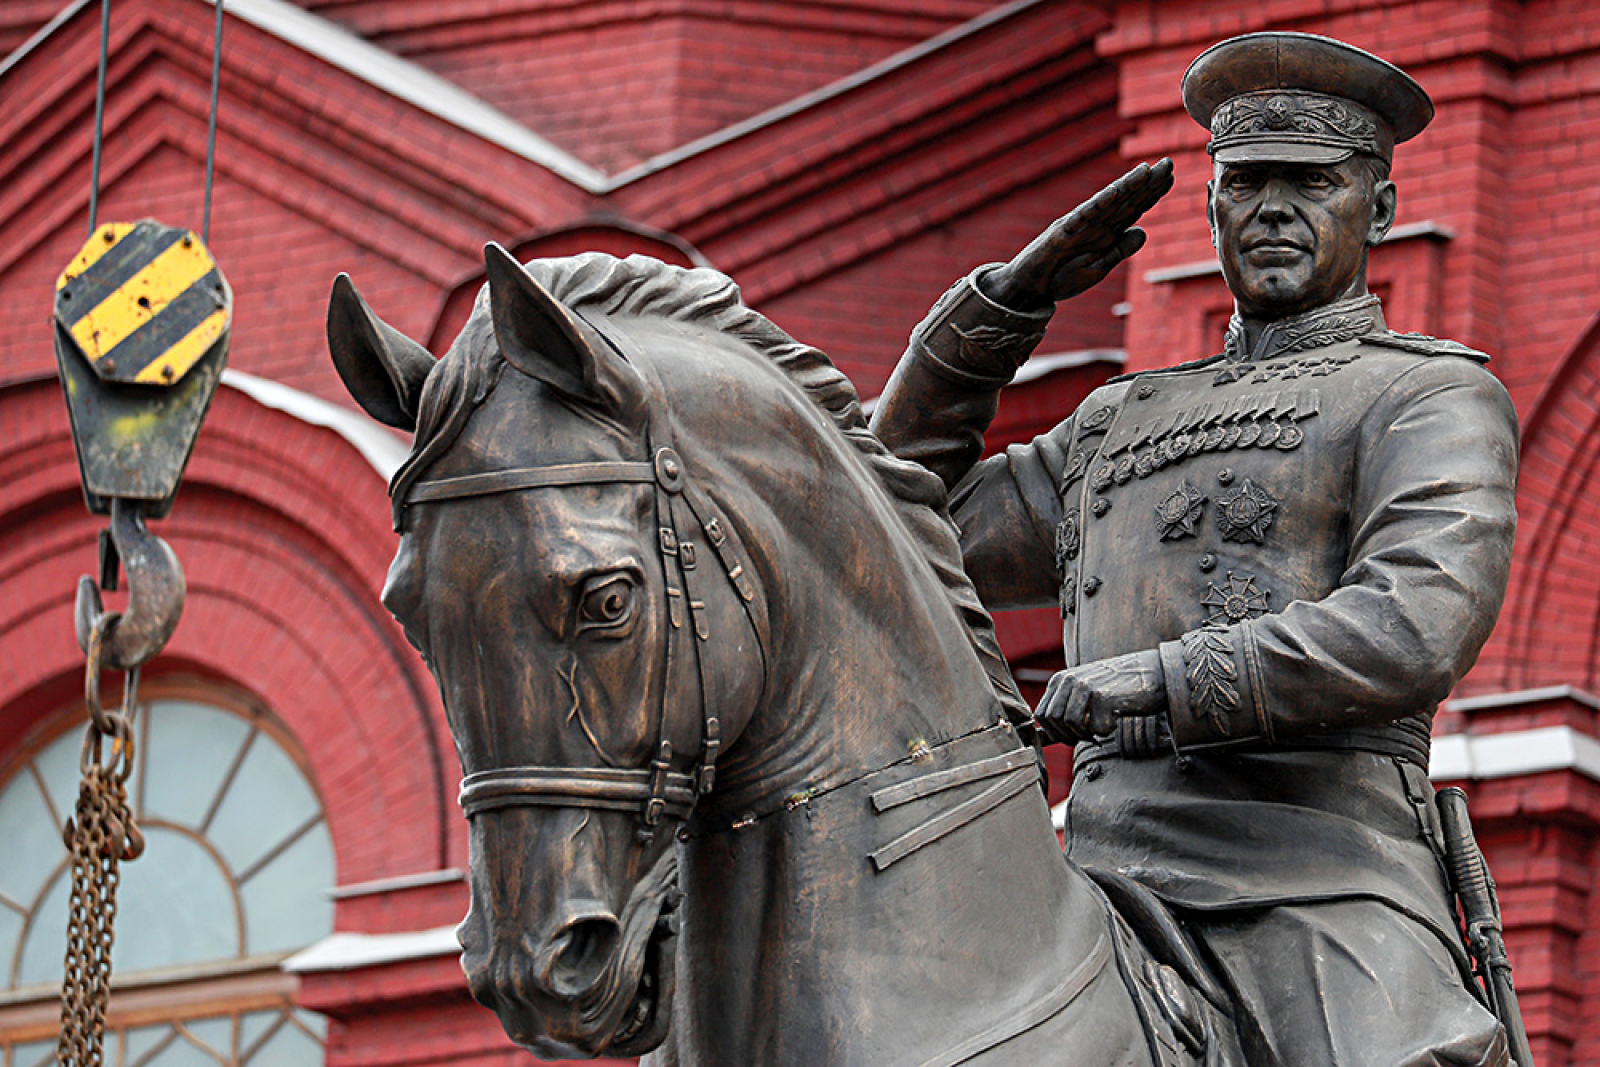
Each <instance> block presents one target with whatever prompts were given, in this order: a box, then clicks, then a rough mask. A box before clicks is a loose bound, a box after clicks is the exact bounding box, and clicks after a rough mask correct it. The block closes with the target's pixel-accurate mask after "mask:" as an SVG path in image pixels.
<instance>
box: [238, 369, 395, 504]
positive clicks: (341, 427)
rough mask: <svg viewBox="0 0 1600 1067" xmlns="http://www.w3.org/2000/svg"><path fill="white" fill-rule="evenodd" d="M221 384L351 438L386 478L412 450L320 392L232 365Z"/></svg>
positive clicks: (386, 431) (356, 446) (388, 477)
mask: <svg viewBox="0 0 1600 1067" xmlns="http://www.w3.org/2000/svg"><path fill="white" fill-rule="evenodd" d="M222 384H223V385H226V386H230V387H232V388H234V389H237V390H239V392H241V393H243V394H245V395H246V396H248V397H249V398H250V399H251V400H254V401H255V402H256V403H258V404H260V405H262V406H263V407H269V408H271V409H273V410H274V411H281V412H283V413H284V414H285V415H289V416H292V417H294V418H296V419H299V420H300V421H301V422H308V423H310V424H311V425H313V426H321V427H324V428H325V429H329V430H332V431H333V432H334V433H336V434H338V435H339V436H340V437H343V438H344V439H345V440H346V441H348V442H350V444H351V445H353V446H354V447H355V450H356V451H357V452H360V453H361V456H362V458H363V459H365V460H366V461H367V462H368V463H370V464H371V465H372V469H373V470H375V471H377V472H378V475H379V477H381V478H382V479H383V480H384V481H385V482H387V481H388V480H389V479H390V478H392V477H394V472H395V471H397V470H399V469H400V464H402V463H404V462H405V461H406V457H407V456H408V455H410V454H411V448H410V446H409V445H407V444H406V443H405V442H404V441H402V440H401V439H400V438H398V437H396V436H395V435H394V434H392V433H390V432H389V431H388V430H386V429H384V428H383V427H382V426H380V425H379V424H378V423H376V422H374V421H373V420H372V419H369V418H367V417H366V416H365V415H359V414H357V413H356V412H354V411H351V410H349V409H348V408H342V407H340V406H339V405H338V404H335V403H332V402H331V401H327V400H324V399H322V398H321V397H320V396H312V395H311V394H310V393H302V392H301V391H300V390H298V389H293V388H290V387H289V386H287V385H284V384H282V383H281V382H275V381H272V380H271V379H268V378H257V377H256V376H255V375H254V374H246V373H244V372H243V371H237V370H231V369H230V370H225V371H223V372H222Z"/></svg>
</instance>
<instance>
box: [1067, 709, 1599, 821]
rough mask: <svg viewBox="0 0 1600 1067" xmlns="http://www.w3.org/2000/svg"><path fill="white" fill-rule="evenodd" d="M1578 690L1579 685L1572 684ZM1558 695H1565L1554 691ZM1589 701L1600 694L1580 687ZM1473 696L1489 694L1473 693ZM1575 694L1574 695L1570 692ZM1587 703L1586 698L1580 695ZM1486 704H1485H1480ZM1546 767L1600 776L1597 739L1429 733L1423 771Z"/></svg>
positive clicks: (1502, 774) (1558, 730)
mask: <svg viewBox="0 0 1600 1067" xmlns="http://www.w3.org/2000/svg"><path fill="white" fill-rule="evenodd" d="M1570 688H1571V687H1570V686H1552V687H1550V690H1531V689H1530V690H1524V691H1523V692H1521V693H1507V694H1497V695H1498V696H1502V697H1511V698H1518V699H1512V700H1507V701H1502V703H1501V705H1498V706H1504V705H1506V704H1513V703H1528V702H1529V701H1528V700H1527V699H1523V698H1526V696H1527V694H1529V693H1542V694H1546V695H1544V696H1540V697H1536V698H1535V699H1545V700H1548V699H1555V697H1553V696H1551V695H1549V694H1550V693H1551V692H1552V691H1554V690H1568V689H1570ZM1573 692H1575V693H1583V691H1582V690H1573ZM1556 695H1557V696H1570V695H1571V694H1570V693H1559V694H1556ZM1583 695H1584V696H1586V697H1588V700H1589V701H1596V703H1600V700H1596V698H1595V697H1594V696H1593V695H1592V694H1587V693H1583ZM1474 699H1477V700H1484V699H1491V698H1484V697H1479V698H1474ZM1574 699H1578V698H1576V697H1574ZM1580 703H1585V704H1587V703H1588V701H1583V700H1580ZM1479 706H1487V705H1479ZM1550 771H1572V772H1573V773H1574V774H1578V775H1581V776H1582V777H1584V778H1587V779H1589V780H1590V781H1592V782H1600V741H1596V740H1595V739H1594V738H1592V737H1590V736H1588V735H1587V734H1583V733H1579V732H1578V731H1577V730H1574V729H1573V728H1572V727H1570V726H1543V727H1539V728H1538V729H1534V730H1510V731H1507V732H1506V733H1501V734H1445V735H1444V736H1443V737H1436V738H1434V739H1433V754H1432V758H1431V759H1430V760H1429V764H1428V777H1429V778H1432V779H1433V780H1434V781H1436V782H1461V781H1472V782H1482V781H1489V780H1491V779H1495V778H1522V777H1526V776H1528V775H1532V774H1547V773H1549V772H1550ZM1066 816H1067V805H1066V803H1065V802H1062V803H1060V804H1057V805H1056V806H1055V807H1054V808H1052V809H1050V817H1051V821H1052V822H1053V823H1054V824H1055V828H1056V829H1057V830H1058V831H1059V830H1063V829H1065V828H1066Z"/></svg>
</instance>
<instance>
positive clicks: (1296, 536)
mask: <svg viewBox="0 0 1600 1067" xmlns="http://www.w3.org/2000/svg"><path fill="white" fill-rule="evenodd" d="M1183 95H1184V103H1185V106H1186V107H1187V108H1188V110H1189V113H1190V114H1191V115H1193V116H1194V118H1195V119H1196V120H1197V121H1199V122H1200V123H1201V124H1202V125H1205V126H1207V127H1208V128H1209V129H1210V131H1211V142H1210V152H1211V155H1212V157H1213V161H1214V168H1213V173H1212V181H1211V184H1210V186H1209V189H1210V198H1209V206H1208V217H1209V220H1210V223H1211V231H1212V238H1213V243H1214V244H1215V245H1216V248H1217V252H1218V256H1219V258H1220V260H1221V264H1222V270H1223V276H1224V278H1225V279H1226V281H1227V283H1228V287H1229V289H1230V290H1231V291H1232V293H1233V295H1234V298H1235V307H1236V313H1235V315H1234V317H1233V320H1232V322H1231V323H1230V324H1229V327H1228V331H1227V336H1226V338H1225V345H1224V351H1223V352H1222V354H1221V355H1217V356H1213V357H1211V358H1209V359H1203V360H1200V361H1198V362H1195V363H1190V364H1186V365H1181V366H1176V367H1172V368H1170V369H1166V370H1157V371H1149V372H1144V373H1140V374H1134V375H1128V376H1125V377H1124V378H1121V379H1113V380H1112V381H1111V382H1110V383H1108V384H1107V385H1105V386H1104V387H1102V388H1100V389H1098V390H1096V391H1095V392H1094V393H1093V394H1092V395H1091V396H1090V397H1089V398H1088V399H1087V400H1086V401H1085V402H1084V404H1083V405H1082V406H1081V407H1080V408H1079V409H1078V410H1077V412H1076V413H1074V414H1073V415H1072V417H1071V418H1069V419H1067V420H1066V421H1065V422H1063V423H1061V424H1060V425H1059V426H1057V427H1055V429H1053V430H1051V431H1050V432H1049V433H1047V434H1045V435H1043V436H1041V437H1039V438H1036V439H1035V440H1034V441H1033V442H1031V443H1030V444H1027V445H1022V446H1016V447H1013V448H1011V449H1009V450H1008V451H1007V452H1006V453H1005V454H1003V455H999V456H996V457H993V458H991V459H989V460H986V461H984V462H982V463H976V464H975V461H976V460H977V457H978V455H979V451H980V448H981V435H982V432H983V430H984V429H985V428H986V427H987V425H988V423H989V421H990V419H991V418H992V417H993V415H994V411H995V404H996V395H997V393H998V391H999V389H1000V388H1001V386H1002V385H1003V384H1004V383H1005V382H1006V381H1008V380H1009V379H1010V377H1011V375H1012V373H1013V371H1014V370H1015V368H1016V366H1017V365H1018V364H1019V363H1020V362H1021V361H1022V360H1023V359H1025V358H1026V356H1027V354H1028V352H1029V351H1030V350H1031V349H1032V347H1033V346H1034V345H1035V344H1037V342H1038V340H1039V337H1040V336H1041V335H1042V333H1043V330H1044V325H1045V323H1046V321H1047V320H1048V319H1049V317H1050V314H1051V311H1052V309H1053V306H1054V303H1055V301H1057V300H1060V299H1063V298H1065V297H1068V296H1071V295H1074V294H1075V293H1077V292H1081V291H1082V290H1083V289H1085V288H1087V287H1088V286H1089V285H1092V284H1093V283H1094V282H1095V281H1097V280H1098V279H1099V278H1100V277H1102V276H1103V275H1104V274H1105V272H1106V271H1107V270H1109V269H1110V268H1111V267H1112V266H1114V265H1115V264H1116V263H1117V262H1119V261H1120V260H1121V259H1123V258H1125V257H1126V256H1127V255H1129V254H1131V253H1132V252H1133V251H1134V250H1136V249H1137V248H1138V247H1139V245H1140V244H1141V243H1142V241H1143V235H1142V233H1140V232H1139V231H1138V230H1136V229H1133V228H1132V227H1131V224H1132V222H1133V221H1134V220H1135V219H1137V218H1138V216H1139V214H1141V213H1142V212H1143V211H1144V210H1145V209H1146V208H1147V207H1149V206H1150V205H1151V204H1153V203H1154V202H1155V201H1156V200H1157V199H1158V198H1159V197H1160V196H1161V195H1162V194H1163V193H1164V192H1165V191H1166V189H1167V188H1168V187H1170V184H1171V166H1170V163H1167V162H1166V161H1163V162H1162V163H1160V164H1157V165H1155V166H1153V167H1147V166H1140V167H1139V168H1136V169H1135V170H1134V171H1132V172H1130V173H1129V174H1128V175H1127V176H1125V177H1124V178H1123V179H1121V180H1120V181H1119V182H1117V183H1116V184H1114V185H1113V186H1111V187H1109V188H1108V189H1107V190H1105V191H1104V192H1103V193H1101V194H1100V195H1099V196H1097V197H1096V198H1094V199H1093V200H1091V201H1090V202H1089V203H1087V204H1085V205H1084V206H1083V207H1081V208H1079V209H1078V210H1077V211H1075V212H1074V213H1073V214H1071V215H1069V216H1067V217H1066V218H1064V219H1062V220H1060V221H1058V222H1057V223H1056V224H1055V225H1054V226H1052V227H1051V228H1050V229H1049V230H1048V231H1046V233H1045V234H1044V235H1042V236H1041V237H1040V238H1039V239H1038V240H1036V241H1035V242H1034V243H1033V244H1032V245H1030V246H1029V247H1028V248H1027V249H1025V250H1024V251H1023V252H1021V253H1019V255H1018V256H1017V257H1016V258H1015V259H1013V260H1012V261H1011V262H1010V263H1008V264H1004V265H1000V266H997V267H989V268H980V269H979V270H978V271H976V272H974V274H973V276H972V277H971V278H969V279H968V280H966V281H963V282H961V283H958V284H957V285H956V286H955V287H954V288H953V289H952V290H951V291H950V292H949V293H947V294H946V296H945V297H944V298H943V299H942V300H941V301H940V302H939V304H938V305H937V306H936V307H935V308H934V310H933V311H932V312H931V313H930V315H929V317H928V318H927V319H926V320H925V321H924V322H923V323H922V324H921V325H920V326H919V327H918V328H917V331H916V332H915V334H914V335H913V338H912V343H911V346H910V349H909V350H908V352H907V354H906V356H905V358H904V359H903V360H902V361H901V364H900V366H899V368H898V369H897V370H896V372H895V375H894V378H893V379H892V381H891V382H890V385H889V387H888V389H887V391H886V392H885V394H884V397H883V399H882V401H881V402H880V405H879V407H878V409H877V412H876V414H875V417H874V428H875V429H876V430H877V431H878V433H879V435H880V436H881V437H883V438H884V440H885V441H886V442H887V443H888V444H889V445H890V447H891V448H893V449H895V451H896V452H897V453H899V454H900V455H902V456H907V457H911V458H915V459H917V460H918V461H920V462H922V463H924V464H925V465H927V466H929V467H930V468H931V469H933V470H935V471H936V472H937V473H939V474H940V475H941V476H943V477H944V479H945V480H946V482H947V484H949V485H950V486H951V487H952V496H951V506H952V513H953V516H954V518H955V519H956V521H957V523H958V525H959V526H960V528H961V535H962V545H963V549H964V552H965V555H966V561H967V565H968V568H969V570H970V572H971V574H972V577H973V579H974V581H975V582H976V584H977V587H978V590H979V592H980V593H981V594H982V595H983V597H984V599H985V601H986V602H987V603H988V604H989V605H990V606H991V607H993V608H1008V607H1025V606H1035V605H1038V604H1040V603H1050V602H1058V603H1059V605H1060V609H1061V616H1062V624H1063V642H1064V649H1065V653H1066V661H1067V665H1068V669H1067V670H1065V671H1063V672H1061V673H1060V674H1058V675H1056V676H1055V678H1054V679H1053V680H1052V681H1051V683H1050V686H1049V688H1048V690H1047V692H1046V695H1045V698H1044V700H1043V701H1042V702H1041V704H1040V708H1039V712H1038V717H1039V720H1040V724H1041V727H1042V728H1043V730H1044V731H1045V733H1046V735H1047V736H1049V737H1050V739H1051V740H1055V741H1069V742H1076V743H1077V750H1076V754H1075V762H1074V768H1075V773H1074V783H1073V789H1072V795H1071V798H1070V801H1069V804H1068V810H1067V842H1068V850H1069V854H1070V855H1071V857H1072V858H1073V859H1074V860H1076V861H1077V862H1079V863H1081V864H1083V865H1085V866H1088V867H1098V868H1102V869H1109V870H1113V871H1117V872H1120V873H1121V874H1122V875H1124V876H1127V877H1129V878H1131V879H1133V880H1135V881H1137V882H1139V883H1142V884H1143V885H1144V886H1146V887H1148V888H1149V889H1150V890H1153V891H1154V892H1155V894H1157V895H1158V896H1159V897H1161V898H1162V899H1163V900H1165V901H1166V902H1167V903H1168V905H1170V906H1171V908H1172V909H1174V910H1175V911H1176V912H1177V913H1178V914H1179V916H1180V917H1181V918H1182V919H1183V920H1184V921H1185V923H1186V925H1187V927H1188V929H1189V930H1190V931H1191V933H1192V935H1193V936H1194V937H1195V939H1196V940H1197V941H1198V942H1199V944H1200V948H1201V951H1202V953H1203V955H1204V956H1206V957H1207V958H1208V959H1209V960H1210V961H1211V962H1212V963H1213V965H1214V966H1215V968H1216V970H1217V971H1218V973H1219V974H1220V976H1221V978H1222V980H1223V982H1224V984H1225V985H1226V987H1227V989H1228V992H1229V994H1230V996H1231V997H1232V999H1233V1000H1234V1002H1235V1014H1236V1020H1237V1023H1238V1026H1239V1031H1240V1038H1241V1041H1242V1042H1243V1044H1244V1046H1245V1048H1246V1050H1247V1054H1248V1056H1249V1058H1250V1061H1251V1062H1252V1064H1258V1065H1268V1064H1272V1065H1286V1067H1309V1065H1327V1064H1340V1065H1352V1067H1354V1065H1362V1067H1399V1065H1401V1064H1405V1065H1424V1064H1503V1063H1506V1062H1507V1053H1506V1045H1505V1038H1504V1034H1503V1031H1502V1029H1501V1027H1500V1026H1499V1024H1498V1023H1497V1021H1496V1020H1495V1019H1494V1018H1493V1016H1492V1015H1491V1014H1490V1013H1489V1011H1488V1010H1487V1009H1486V1008H1484V1007H1483V1006H1482V1004H1480V1002H1479V1000H1478V999H1477V998H1476V995H1475V994H1474V993H1473V992H1471V991H1469V984H1470V978H1469V977H1468V971H1467V968H1468V964H1467V960H1466V958H1465V955H1464V953H1463V951H1462V948H1461V941H1460V937H1459V934H1458V933H1457V931H1456V927H1455V923H1454V919H1453V912H1452V903H1451V900H1450V897H1449V894H1448V890H1447V887H1446V883H1445V879H1444V875H1443V874H1442V870H1441V861H1440V852H1439V837H1440V835H1439V827H1438V816H1437V812H1436V809H1435V807H1434V803H1433V790H1432V788H1431V787H1430V785H1429V782H1428V777H1427V765H1428V746H1429V725H1430V722H1431V719H1432V716H1433V712H1434V710H1435V708H1436V707H1437V705H1438V703H1439V701H1440V700H1441V699H1443V698H1444V696H1445V695H1446V694H1447V693H1449V692H1450V689H1451V687H1452V686H1453V685H1454V684H1455V683H1456V682H1457V681H1458V680H1459V679H1460V678H1461V676H1462V675H1463V674H1464V673H1465V672H1466V670H1467V668H1468V667H1470V666H1471V664H1472V662H1473V660H1474V658H1475V657H1476V656H1477V654H1478V650H1479V648H1480V646H1481V645H1482V644H1483V642H1484V640H1485V639H1486V638H1487V636H1488V634H1489V631H1490V629H1491V627H1492V626H1493V623H1494V620H1495V615H1496V613H1497V612H1498V610H1499V607H1500V603H1501V599H1502V597H1503V595H1504V591H1505V585H1506V578H1507V571H1508V568H1509V564H1510V559H1511V540H1512V531H1513V527H1514V525H1515V512H1514V509H1513V499H1512V498H1513V491H1514V487H1515V481H1516V469H1517V447H1518V446H1517V426H1516V416H1515V413H1514V411H1513V409H1512V406H1511V403H1510V401H1509V399H1508V398H1507V396H1506V393H1505V391H1504V389H1502V388H1501V386H1500V385H1499V383H1498V382H1497V381H1496V380H1495V379H1494V378H1493V377H1492V376H1491V375H1490V374H1489V373H1488V372H1487V371H1486V370H1485V369H1484V367H1483V366H1482V364H1483V363H1484V361H1485V359H1486V358H1487V357H1485V356H1483V355H1481V354H1479V353H1476V352H1473V351H1471V350H1469V349H1466V348H1464V347H1462V346H1460V345H1457V344H1454V343H1451V342H1448V341H1438V340H1434V339H1432V338H1428V337H1421V336H1416V335H1410V334H1397V333H1393V332H1390V331H1389V330H1387V329H1386V327H1385V324H1384V319H1383V312H1382V310H1381V308H1380V306H1379V302H1378V299H1377V298H1376V297H1374V296H1372V295H1370V294H1369V293H1368V291H1367V282H1366V265H1367V252H1368V249H1369V247H1370V246H1372V245H1374V244H1376V243H1377V242H1378V241H1380V240H1381V239H1382V238H1383V236H1384V235H1385V233H1387V231H1388V229H1389V226H1390V225H1391V223H1392V222H1393V220H1394V216H1395V189H1394V186H1393V185H1392V184H1391V183H1390V182H1389V181H1388V172H1389V163H1390V159H1391V155H1392V152H1393V148H1394V144H1395V143H1396V142H1397V141H1404V140H1406V139H1407V138H1409V137H1412V136H1414V135H1415V134H1416V133H1418V132H1419V131H1420V130H1421V129H1422V128H1423V127H1424V126H1425V125H1426V124H1427V122H1428V121H1429V119H1430V118H1431V117H1432V112H1433V108H1432V104H1431V102H1430V101H1429V99H1428V97H1427V95H1426V94H1425V93H1424V92H1423V90H1422V89H1421V87H1420V86H1418V85H1417V84H1416V83H1415V82H1414V81H1412V80H1411V79H1410V78H1409V77H1407V76H1406V75H1405V74H1404V73H1402V72H1401V71H1399V70H1398V69H1396V68H1395V67H1393V66H1391V65H1389V64H1388V63H1386V62H1384V61H1383V60H1380V59H1378V58H1376V57H1374V56H1371V55H1369V54H1367V53H1365V52H1362V51H1360V50H1358V49H1354V48H1351V47H1349V46H1347V45H1344V44H1341V43H1339V42H1336V41H1331V40H1328V39H1326V38H1320V37H1310V36H1306V35H1302V34H1287V33H1275V34H1253V35H1250V36H1246V37H1240V38H1235V39H1233V40H1229V41H1226V42H1223V43H1222V44H1219V45H1217V46H1215V47H1214V48H1212V49H1210V50H1209V51H1207V52H1206V53H1205V54H1203V55H1202V56H1200V57H1199V58H1198V59H1197V60H1196V61H1195V63H1194V64H1193V65H1192V66H1191V67H1190V69H1189V72H1188V73H1187V74H1186V75H1185V78H1184V82H1183ZM1524 1067H1526V1065H1524Z"/></svg>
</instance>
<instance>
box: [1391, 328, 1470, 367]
mask: <svg viewBox="0 0 1600 1067" xmlns="http://www.w3.org/2000/svg"><path fill="white" fill-rule="evenodd" d="M1361 340H1363V341H1366V342H1368V343H1370V344H1375V345H1382V346H1384V347H1385V348H1397V349H1399V350H1400V351H1402V352H1410V353H1411V354H1412V355H1414V356H1460V357H1461V358H1462V359H1470V360H1472V361H1473V362H1474V363H1487V362H1489V356H1488V354H1487V353H1484V352H1479V351H1478V350H1477V349H1476V348H1468V347H1467V346H1466V345H1464V344H1462V343H1461V342H1459V341H1451V340H1449V339H1447V338H1442V337H1429V336H1428V335H1427V334H1425V333H1395V332H1394V331H1393V330H1384V331H1382V332H1381V333H1372V334H1368V335H1367V336H1365V337H1363V338H1362V339H1361Z"/></svg>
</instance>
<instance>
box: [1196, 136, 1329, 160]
mask: <svg viewBox="0 0 1600 1067" xmlns="http://www.w3.org/2000/svg"><path fill="white" fill-rule="evenodd" d="M1355 154H1356V152H1355V149H1353V148H1334V147H1332V146H1329V145H1320V144H1305V143H1304V142H1289V141H1257V142H1254V143H1252V144H1236V145H1229V146H1228V147H1227V148H1219V149H1217V150H1216V152H1215V153H1213V155H1212V158H1213V159H1215V160H1216V161H1217V162H1218V163H1343V162H1344V161H1345V160H1347V159H1349V158H1350V157H1351V156H1353V155H1355Z"/></svg>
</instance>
